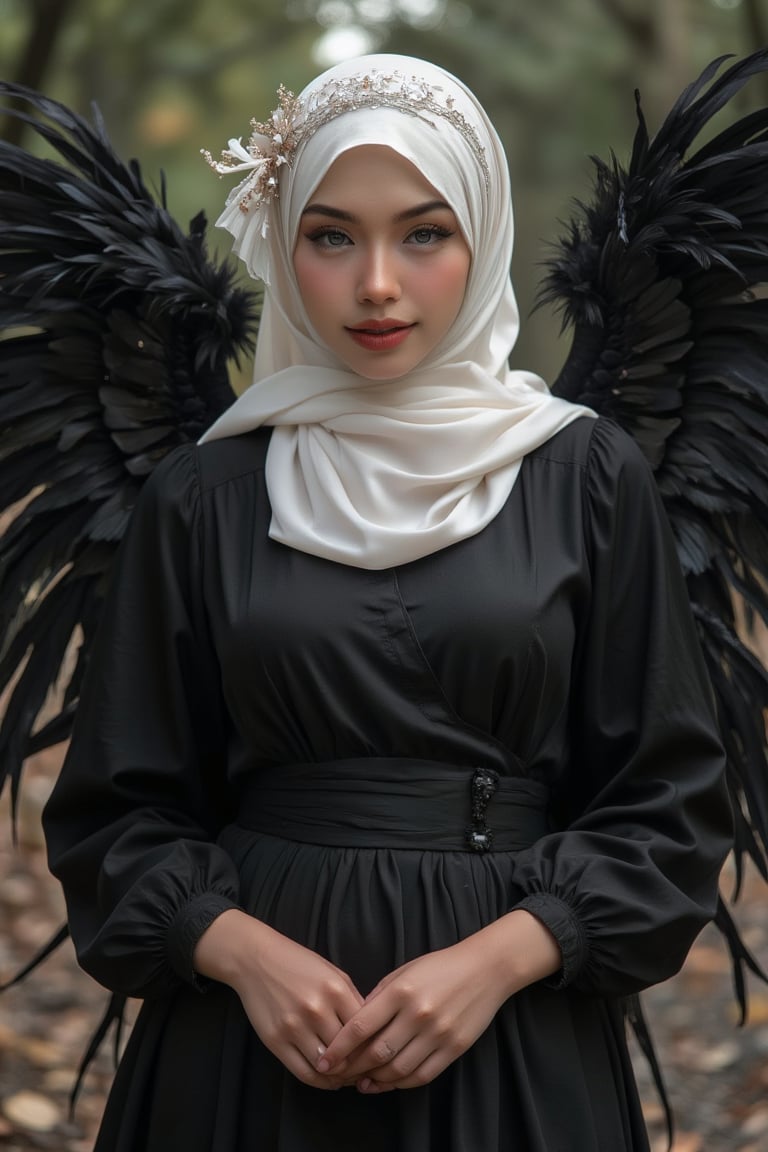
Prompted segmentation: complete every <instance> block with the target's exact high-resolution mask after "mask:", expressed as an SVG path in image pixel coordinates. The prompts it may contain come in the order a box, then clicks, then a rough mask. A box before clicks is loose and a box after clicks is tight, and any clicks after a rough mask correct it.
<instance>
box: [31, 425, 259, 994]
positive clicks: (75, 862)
mask: <svg viewBox="0 0 768 1152" xmlns="http://www.w3.org/2000/svg"><path fill="white" fill-rule="evenodd" d="M195 453H196V449H195V447H194V446H193V445H189V446H185V447H184V448H181V449H178V450H176V451H175V452H173V453H172V454H171V455H170V456H169V457H168V458H166V460H164V461H163V462H162V463H161V464H160V465H159V466H158V468H157V469H156V470H155V472H154V473H153V474H152V476H151V477H150V478H149V479H148V481H147V483H146V484H145V486H144V488H143V490H142V493H141V496H140V498H139V501H138V503H137V505H136V508H135V509H134V511H133V513H132V514H131V520H130V523H129V527H128V532H127V534H126V537H125V539H124V541H123V543H122V545H121V548H120V551H119V553H118V556H117V558H116V561H115V571H114V574H113V579H112V584H111V587H110V591H109V594H108V596H107V600H106V603H105V606H104V611H103V616H102V619H101V622H100V625H99V629H98V633H97V637H96V641H95V646H94V650H93V652H92V654H91V657H90V661H89V668H88V672H87V674H86V677H85V683H84V685H83V692H82V695H81V699H80V702H79V704H78V708H77V716H76V720H75V725H74V731H73V736H72V741H71V744H70V748H69V751H68V754H67V757H66V759H65V762H64V766H63V768H62V771H61V774H60V776H59V779H58V781H57V783H56V785H55V787H54V790H53V793H52V796H51V798H50V800H49V802H48V804H47V806H46V809H45V812H44V816H43V822H44V829H45V834H46V840H47V845H48V859H49V865H50V868H51V871H52V872H53V874H54V875H55V876H57V877H58V879H59V880H60V881H61V883H62V885H63V888H64V895H65V898H66V903H67V912H68V918H69V927H70V931H71V934H72V938H73V941H74V944H75V948H76V951H77V954H78V959H79V960H80V963H81V965H82V967H83V968H84V969H85V970H86V971H87V972H89V973H90V974H91V975H92V976H93V977H94V978H95V979H96V980H98V981H99V982H100V983H102V984H104V985H105V986H106V987H107V988H110V989H112V990H113V991H117V992H123V993H125V994H126V995H130V996H140V997H145V996H151V995H155V994H159V993H162V992H165V991H167V990H168V989H169V988H170V987H173V986H174V985H177V984H178V983H179V981H180V980H186V981H188V982H191V983H196V979H195V975H194V972H193V969H192V952H193V949H194V946H195V943H196V942H197V940H198V938H199V937H200V936H201V935H202V933H203V932H204V931H205V929H206V928H207V927H208V925H209V924H210V923H211V922H212V920H214V919H215V917H216V916H217V915H219V913H220V912H222V911H224V910H225V909H227V908H231V907H235V906H236V902H237V898H238V877H237V872H236V869H235V866H234V864H233V862H232V860H231V859H230V858H229V857H228V856H227V854H226V853H225V852H224V851H223V850H222V849H221V848H219V847H218V846H217V844H216V843H215V838H216V833H217V827H216V823H217V821H216V817H215V815H214V813H215V812H216V810H217V807H218V808H220V807H221V801H222V799H223V795H224V789H225V787H226V783H225V780H226V776H225V768H226V749H225V746H224V736H223V733H224V731H225V722H224V710H223V705H222V702H221V691H220V677H219V673H218V664H217V661H216V657H215V654H214V652H213V651H212V647H211V644H210V639H209V636H208V631H207V625H206V619H205V612H204V609H203V604H202V597H201V589H200V546H201V539H200V537H201V530H202V529H201V515H200V500H199V488H198V483H197V470H196V455H195ZM212 785H213V787H212Z"/></svg>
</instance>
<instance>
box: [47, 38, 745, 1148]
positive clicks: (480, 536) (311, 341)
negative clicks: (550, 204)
mask: <svg viewBox="0 0 768 1152" xmlns="http://www.w3.org/2000/svg"><path fill="white" fill-rule="evenodd" d="M222 167H224V168H225V169H232V170H235V171H238V170H241V171H244V172H246V173H247V175H246V177H245V179H244V181H243V183H242V184H241V186H240V187H239V188H238V189H237V190H236V192H235V193H234V194H233V196H232V197H231V198H230V202H229V205H228V207H227V210H226V211H225V213H224V215H223V216H222V218H221V221H220V223H221V224H223V226H225V227H227V228H229V230H230V231H231V232H232V233H233V234H234V236H235V249H236V251H238V253H239V254H240V256H241V257H242V258H243V259H244V261H245V262H246V265H247V267H248V268H249V271H250V272H251V273H252V274H253V275H256V276H259V277H261V278H263V279H264V280H265V281H267V283H268V285H269V287H268V291H267V296H266V301H265V309H264V315H263V318H262V324H261V329H260V333H259V343H258V348H257V354H256V364H255V383H254V387H253V388H251V389H250V390H249V391H248V392H246V393H245V395H244V396H243V397H241V398H240V400H239V401H238V402H237V403H236V404H235V405H234V406H233V407H232V408H231V409H230V410H229V411H228V412H227V413H225V414H224V416H223V417H222V418H221V419H220V420H219V421H217V423H216V424H215V425H214V426H213V428H212V429H211V430H210V431H209V432H208V434H207V435H206V437H204V443H202V444H201V445H200V446H194V447H193V446H190V447H188V448H183V449H180V450H178V451H176V452H174V453H173V454H172V455H171V456H170V457H169V458H168V459H167V460H166V461H165V462H164V463H163V464H162V465H161V466H160V467H159V468H158V469H157V471H156V472H155V474H154V475H153V477H152V479H151V480H150V482H149V483H148V484H147V486H146V488H145V490H144V493H143V497H142V501H141V503H140V505H139V507H138V508H137V509H136V512H135V513H134V516H133V518H132V523H131V529H130V533H129V537H128V539H127V541H126V543H125V545H124V547H123V549H122V554H121V560H120V563H119V565H118V571H117V574H116V577H115V581H114V585H113V588H112V592H111V601H110V605H109V607H108V609H107V611H106V614H105V620H104V623H103V626H102V628H101V632H100V637H99V644H98V648H97V651H96V653H95V655H94V658H93V667H92V669H91V672H90V675H89V681H88V686H87V690H86V691H85V693H84V695H83V699H82V701H81V705H80V708H79V712H78V721H77V724H76V730H75V735H74V738H73V741H72V745H71V749H70V752H69V756H68V759H67V763H66V765H65V768H64V771H63V773H62V776H61V778H60V780H59V782H58V784H57V787H56V789H55V792H54V795H53V797H52V799H51V801H50V803H49V806H48V809H47V811H46V819H45V823H46V832H47V836H48V842H49V850H50V860H51V867H52V869H53V871H54V872H55V874H56V875H57V876H59V877H60V879H61V880H62V883H63V885H64V889H65V892H66V895H67V901H68V909H69V918H70V926H71V930H72V934H73V938H74V940H75V942H76V945H77V948H78V954H79V957H80V960H81V963H82V964H83V966H84V967H85V968H86V970H88V971H89V972H91V973H92V975H94V976H95V977H96V979H98V980H100V981H101V982H102V983H104V984H105V985H107V986H108V987H110V988H113V989H116V990H121V991H123V992H126V993H127V994H130V995H134V996H139V997H143V998H144V999H145V1004H144V1006H143V1009H142V1011H141V1014H140V1016H139V1019H138V1022H137V1024H136V1026H135V1028H134V1031H133V1034H132V1037H131V1040H130V1043H129V1046H128V1049H127V1051H126V1054H125V1056H124V1058H123V1061H122V1063H121V1066H120V1069H119V1071H118V1074H117V1078H116V1082H115V1086H114V1089H113V1093H112V1096H111V1100H110V1103H109V1105H108V1108H107V1113H106V1117H105V1120H104V1124H103V1126H102V1132H101V1135H100V1138H99V1141H98V1144H97V1148H98V1149H99V1152H106V1150H110V1152H112V1150H120V1152H126V1150H132V1152H133V1150H136V1152H138V1150H139V1149H141V1150H142V1152H167V1149H169V1148H179V1149H181V1148H183V1149H184V1150H185V1152H197V1150H200V1152H203V1150H204V1149H205V1150H208V1149H215V1150H216V1152H229V1150H235V1149H240V1148H243V1149H245V1148H248V1149H265V1150H267V1149H270V1150H271V1149H280V1150H286V1152H299V1150H302V1152H303V1150H309V1149H312V1150H313V1152H317V1150H319V1152H323V1150H325V1149H331V1148H333V1149H334V1150H335V1152H338V1150H339V1149H359V1148H360V1147H365V1148H366V1149H382V1150H383V1149H386V1150H388V1152H391V1150H394V1149H397V1150H399V1152H400V1150H402V1152H425V1150H426V1149H440V1150H441V1152H446V1150H455V1152H497V1150H507V1149H513V1148H514V1149H515V1150H519V1152H523V1150H525V1152H552V1150H554V1149H557V1150H558V1152H565V1150H569V1152H590V1150H594V1152H598V1150H601V1152H604V1150H606V1149H610V1150H611V1152H618V1150H620V1149H627V1150H630V1149H631V1150H636V1149H643V1148H647V1138H646V1135H645V1129H644V1125H643V1121H642V1116H641V1113H640V1108H639V1103H638V1099H637V1093H636V1090H635V1087H634V1082H633V1078H632V1072H631V1067H630V1062H629V1057H628V1054H627V1050H626V1046H625V1040H624V1034H623V1016H622V997H624V996H626V995H627V994H630V993H634V992H635V991H637V990H638V989H640V988H642V987H645V986H647V985H649V984H652V983H654V982H656V981H659V980H661V979H664V978H665V977H667V976H668V975H670V974H671V973H673V972H674V971H675V970H676V969H677V968H679V966H680V964H681V963H682V961H683V959H684V957H685V955H686V952H687V950H688V948H689V947H690V944H691V943H692V941H693V939H694V938H695V936H696V934H697V933H698V931H699V930H700V928H701V927H702V926H703V925H704V924H705V923H706V922H707V920H708V919H710V918H711V916H712V915H713V913H714V909H715V901H716V893H717V879H718V873H719V869H720V866H721V864H722V862H723V859H724V857H725V854H726V852H727V850H728V847H729V838H730V818H729V810H728V803H727V799H726V793H725V788H724V782H723V755H722V750H721V747H720V742H719V739H718V736H717V732H716V726H715V723H714V720H713V717H712V714H711V710H710V704H709V693H708V687H707V684H706V679H705V676H704V674H703V671H702V666H701V661H700V657H699V654H698V652H697V646H696V641H695V638H694V632H693V628H692V624H691V620H690V613H689V608H688V603H687V596H686V591H685V587H684V584H683V581H682V578H681V575H680V572H679V569H678V567H677V562H676V559H675V556H674V549H673V546H672V543H671V541H670V535H669V531H668V528H667V526H666V523H665V521H664V517H663V514H662V512H661V511H660V507H659V500H658V496H657V493H656V490H655V486H654V482H653V480H652V477H651V476H650V474H649V472H648V469H647V467H646V465H645V463H644V461H643V460H642V458H641V457H640V454H639V452H638V450H637V449H636V448H635V447H634V446H633V444H632V443H631V442H629V441H628V440H627V438H626V437H625V436H624V435H623V434H622V433H621V432H620V431H619V430H618V429H617V428H616V427H615V426H613V425H612V424H610V423H609V422H607V421H603V420H595V419H594V418H593V416H592V414H591V413H589V412H588V411H586V410H584V409H580V408H578V407H576V406H573V405H569V404H567V403H565V402H563V401H560V400H557V399H555V398H553V397H551V396H550V395H549V393H548V392H547V390H546V388H545V386H544V385H543V383H542V382H541V381H539V380H538V379H537V378H535V377H533V376H531V375H530V374H528V373H523V372H512V371H511V370H509V368H508V366H507V359H508V355H509V352H510V350H511V348H512V346H513V344H514V341H515V337H516V335H517V328H518V320H517V311H516V307H515V302H514V296H513V293H512V288H511V285H510V283H509V266H510V258H511V247H512V232H513V228H512V215H511V205H510V196H509V182H508V173H507V167H506V162H505V160H504V157H503V153H502V149H501V146H500V143H499V141H498V138H497V136H496V134H495V132H494V130H493V128H492V127H491V125H490V123H489V122H488V120H487V117H486V116H485V113H484V112H483V110H482V109H481V108H480V106H479V105H478V104H477V101H476V100H475V99H474V97H473V96H472V95H471V94H470V93H469V92H468V91H467V90H466V89H465V88H464V87H463V86H462V85H461V84H460V83H459V82H458V81H457V80H455V79H454V78H452V77H451V76H449V75H448V74H447V73H445V72H443V71H442V70H441V69H439V68H436V67H434V66H432V65H429V64H426V63H424V62H421V61H417V60H411V59H408V58H402V57H389V56H374V57H367V58H363V59H359V60H355V61H351V62H349V63H347V64H344V65H340V66H339V67H337V68H334V69H332V70H331V71H330V72H328V73H326V74H324V75H323V76H321V77H319V78H318V79H317V80H315V81H314V82H313V83H312V84H311V85H310V86H309V87H308V89H307V90H306V91H305V92H304V93H302V95H301V97H300V98H299V100H298V101H295V100H294V99H293V98H292V97H290V96H289V95H288V94H286V93H281V102H280V107H279V108H278V110H277V111H276V112H275V113H274V114H273V118H272V120H271V121H270V122H269V124H268V125H257V126H256V128H255V130H254V135H253V137H252V139H251V142H250V145H249V148H248V149H245V148H243V146H242V145H241V144H239V143H238V142H230V149H229V151H228V153H227V154H225V161H224V163H223V165H222ZM329 1089H336V1090H337V1091H329Z"/></svg>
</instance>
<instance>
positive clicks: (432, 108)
mask: <svg viewBox="0 0 768 1152" xmlns="http://www.w3.org/2000/svg"><path fill="white" fill-rule="evenodd" d="M277 99H278V105H277V108H276V109H275V110H274V112H273V113H272V114H271V116H270V118H269V120H268V121H266V122H262V121H258V120H252V121H251V135H250V138H249V140H248V145H247V147H244V146H243V143H242V140H241V139H237V140H235V139H232V140H230V141H229V143H228V146H227V148H226V149H225V150H224V151H223V152H222V154H221V159H220V160H214V158H213V156H212V155H211V153H210V152H208V151H207V150H206V149H205V148H201V149H200V151H201V154H202V155H203V156H204V157H205V159H206V161H207V163H208V164H209V165H210V166H211V168H213V170H214V171H215V172H218V173H219V175H220V176H225V175H229V174H230V173H235V172H247V173H248V175H247V176H246V177H245V179H244V180H243V181H242V182H241V183H240V184H239V185H238V187H237V188H235V189H234V190H233V191H232V192H231V193H230V195H229V197H228V198H227V208H226V209H225V211H224V213H223V214H222V216H221V217H220V218H219V220H217V222H216V223H217V225H219V226H220V227H223V228H226V229H227V230H228V231H229V232H231V233H232V235H233V236H234V238H235V245H234V251H235V252H236V253H238V255H240V256H241V258H242V259H243V260H244V261H245V264H246V266H247V267H248V270H249V272H250V273H251V275H253V276H257V277H258V278H259V279H262V280H264V281H265V282H266V283H269V275H268V262H269V258H268V254H267V251H266V249H267V245H266V244H265V243H264V242H265V241H266V239H267V234H268V232H269V226H270V212H271V206H272V201H273V200H274V199H275V198H276V197H277V196H278V195H279V191H280V179H279V172H280V169H281V168H282V167H283V166H285V167H290V166H291V164H292V163H293V159H294V156H295V153H296V150H297V148H298V147H299V146H300V145H301V144H304V143H305V142H306V141H307V140H309V139H310V137H312V136H314V134H315V133H316V132H317V131H318V130H319V129H320V128H322V127H323V125H325V124H328V123H330V121H332V120H335V119H336V118H337V117H338V116H342V115H344V113H346V112H355V111H358V110H360V109H363V108H394V109H396V110H397V111H399V112H403V113H405V114H406V115H409V116H416V117H418V118H419V119H420V120H423V121H424V122H425V123H427V124H429V125H430V127H432V128H437V124H436V123H435V118H439V119H441V120H446V121H448V123H449V124H451V125H452V126H453V127H454V128H455V129H456V130H457V131H458V132H459V133H461V135H462V136H463V138H464V139H465V141H466V142H467V144H468V145H469V147H470V149H471V150H472V152H473V153H474V155H475V158H476V160H477V162H478V164H479V166H480V169H481V171H482V173H483V180H484V183H485V187H486V189H487V188H488V187H489V185H490V173H489V169H488V161H487V158H486V155H485V149H484V147H483V145H482V143H481V141H480V137H479V135H478V133H477V130H476V129H475V127H474V126H473V125H472V124H471V123H470V122H469V121H468V120H467V118H466V117H465V116H463V115H462V114H461V112H459V111H458V110H457V109H456V108H455V107H454V99H453V97H452V96H444V95H443V89H442V88H440V87H439V86H437V85H429V84H427V83H426V82H425V81H424V80H422V79H421V78H420V77H418V76H411V77H408V76H405V75H403V74H402V73H400V72H389V73H385V72H367V73H364V74H361V75H352V76H345V77H343V78H340V79H333V80H329V81H328V82H327V83H325V84H323V85H321V86H320V87H319V88H317V89H315V90H313V91H310V92H309V94H308V95H307V96H306V97H303V98H302V97H300V96H294V94H293V92H289V91H288V90H287V89H286V88H284V87H283V85H280V87H279V88H278V90H277ZM235 206H236V208H237V211H235V212H233V209H234V208H235ZM238 215H239V217H240V218H239V219H238Z"/></svg>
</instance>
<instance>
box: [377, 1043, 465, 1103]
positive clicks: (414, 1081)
mask: <svg viewBox="0 0 768 1152" xmlns="http://www.w3.org/2000/svg"><path fill="white" fill-rule="evenodd" d="M409 1047H410V1046H409ZM403 1055H405V1052H404V1053H403ZM453 1059H454V1057H451V1056H448V1055H447V1054H446V1053H445V1052H443V1051H441V1050H440V1049H435V1051H433V1052H431V1053H430V1054H429V1056H427V1058H426V1059H425V1060H421V1061H420V1062H419V1063H417V1064H416V1066H415V1067H413V1068H412V1069H411V1070H410V1071H409V1072H408V1073H407V1074H404V1075H402V1076H400V1077H399V1078H397V1079H392V1077H393V1076H395V1075H396V1068H397V1065H396V1061H393V1062H392V1064H389V1065H387V1066H386V1067H385V1068H383V1069H381V1071H380V1072H377V1073H376V1075H375V1077H373V1076H364V1077H363V1079H362V1080H360V1081H358V1084H357V1088H358V1091H359V1092H362V1093H363V1095H364V1096H376V1095H379V1094H381V1093H382V1092H393V1091H394V1090H395V1089H397V1090H400V1089H406V1088H423V1087H424V1085H425V1084H430V1083H431V1082H432V1081H433V1080H434V1079H435V1078H436V1077H437V1076H439V1075H440V1073H441V1072H444V1071H445V1069H446V1068H447V1067H448V1065H449V1064H450V1063H451V1062H452V1060H453ZM408 1062H409V1061H408V1060H407V1059H406V1061H405V1062H404V1065H403V1066H406V1065H407V1063H408Z"/></svg>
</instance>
